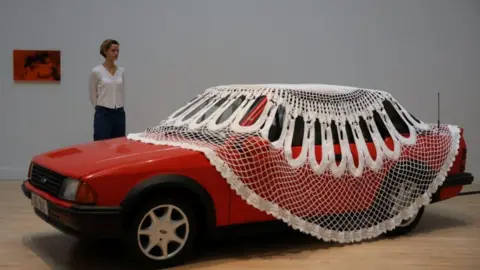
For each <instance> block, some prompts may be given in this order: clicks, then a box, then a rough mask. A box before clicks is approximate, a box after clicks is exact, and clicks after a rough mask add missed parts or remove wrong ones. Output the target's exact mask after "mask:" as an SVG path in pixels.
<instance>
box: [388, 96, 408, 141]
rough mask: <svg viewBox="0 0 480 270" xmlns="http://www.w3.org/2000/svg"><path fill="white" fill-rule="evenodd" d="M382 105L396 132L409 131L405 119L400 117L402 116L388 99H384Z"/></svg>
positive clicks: (404, 132) (403, 132)
mask: <svg viewBox="0 0 480 270" xmlns="http://www.w3.org/2000/svg"><path fill="white" fill-rule="evenodd" d="M383 107H384V108H385V111H386V113H387V115H388V117H389V118H390V120H391V121H392V123H393V125H394V126H395V129H396V130H397V131H398V133H400V134H406V133H409V130H408V125H407V123H405V121H404V120H403V119H402V117H401V116H400V114H399V113H398V112H397V110H395V107H393V104H392V103H391V102H390V101H388V100H385V101H384V102H383Z"/></svg>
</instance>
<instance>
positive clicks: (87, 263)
mask: <svg viewBox="0 0 480 270" xmlns="http://www.w3.org/2000/svg"><path fill="white" fill-rule="evenodd" d="M466 224H467V222H465V221H463V220H460V219H454V218H452V217H447V216H442V215H439V214H437V213H433V212H429V211H426V212H425V215H424V219H423V221H422V222H420V224H419V225H418V227H417V230H416V231H415V232H414V233H412V235H411V236H412V237H413V236H414V235H420V234H423V233H429V232H432V231H437V230H443V229H448V228H454V227H460V226H464V225H466ZM372 241H373V242H374V241H379V239H377V240H372ZM23 243H24V245H25V246H26V247H27V248H29V249H30V250H32V251H33V252H34V253H36V254H37V256H39V257H40V258H41V259H42V260H43V261H44V262H45V263H46V264H47V265H49V266H50V267H51V268H52V269H79V270H82V269H89V270H90V269H91V270H94V269H125V270H126V269H137V267H135V265H132V264H131V263H129V262H128V261H127V259H126V257H127V256H126V255H127V254H126V252H128V251H125V250H123V249H121V248H120V245H119V242H117V241H102V242H96V243H88V242H79V241H77V240H76V239H74V238H72V237H70V236H67V235H65V234H62V233H49V234H35V235H30V236H24V238H23ZM340 246H341V245H340V244H332V243H325V242H322V241H319V240H317V239H315V238H313V237H310V236H307V235H304V234H302V233H300V232H297V231H294V230H291V229H289V228H288V227H285V226H280V227H279V226H276V227H275V228H274V229H273V230H272V229H269V228H260V229H257V228H255V231H252V230H251V229H249V228H248V227H241V228H237V229H230V230H227V231H225V232H224V233H222V234H221V235H220V237H217V238H216V239H214V240H212V241H211V243H210V244H208V245H207V247H206V248H205V249H203V250H202V253H201V254H199V255H198V256H196V258H194V259H193V261H191V262H190V263H189V264H188V265H186V266H184V267H188V268H190V267H193V268H195V266H198V267H200V266H202V267H208V266H210V265H214V264H218V263H221V262H222V261H224V260H232V259H234V260H248V259H250V258H252V257H256V258H264V259H268V258H271V257H273V256H284V255H292V254H296V256H298V255H300V254H301V253H305V256H309V254H308V253H309V251H316V250H320V249H327V248H335V247H340ZM300 256H301V255H300Z"/></svg>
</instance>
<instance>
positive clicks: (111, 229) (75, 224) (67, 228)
mask: <svg viewBox="0 0 480 270" xmlns="http://www.w3.org/2000/svg"><path fill="white" fill-rule="evenodd" d="M22 191H23V194H24V195H25V196H26V197H27V198H29V199H31V198H32V193H34V194H35V195H37V196H39V197H43V198H44V199H46V198H45V197H44V196H42V195H43V194H42V192H41V191H38V190H36V189H35V188H34V187H33V186H31V185H29V184H28V180H27V181H24V182H23V183H22ZM46 202H47V205H48V214H45V213H44V212H42V211H40V210H39V209H37V208H34V211H35V214H36V215H37V216H39V217H40V218H41V219H42V220H44V221H45V222H47V223H48V224H50V225H51V226H53V227H54V228H56V229H58V230H60V231H62V232H64V233H67V234H70V235H74V236H77V237H93V238H117V237H119V236H121V235H122V231H123V230H122V227H123V226H122V212H121V208H120V207H98V206H83V205H76V204H72V205H70V206H69V207H65V206H62V205H58V204H56V203H54V202H52V201H50V200H48V199H46Z"/></svg>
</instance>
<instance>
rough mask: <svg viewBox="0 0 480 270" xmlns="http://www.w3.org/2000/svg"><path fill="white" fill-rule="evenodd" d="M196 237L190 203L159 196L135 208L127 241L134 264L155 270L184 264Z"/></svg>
mask: <svg viewBox="0 0 480 270" xmlns="http://www.w3.org/2000/svg"><path fill="white" fill-rule="evenodd" d="M159 196H161V195H159ZM196 234H197V220H196V217H195V214H194V211H193V208H192V207H191V204H190V203H189V202H188V201H187V200H185V199H182V198H180V197H173V196H172V197H167V198H165V197H163V198H162V197H160V198H158V199H157V198H153V199H152V200H150V201H149V202H147V203H146V204H144V205H143V206H142V207H141V208H139V209H138V214H137V215H136V216H135V218H134V219H133V223H132V226H130V230H129V231H128V235H127V236H126V237H127V239H126V240H127V241H126V242H127V248H128V250H129V252H130V253H131V254H132V255H133V257H134V260H135V261H136V262H139V263H141V264H143V265H145V266H148V267H154V268H157V269H158V268H164V267H172V266H176V265H179V264H182V263H183V262H185V260H187V258H188V257H189V256H190V253H191V250H192V247H193V243H194V240H195V238H196Z"/></svg>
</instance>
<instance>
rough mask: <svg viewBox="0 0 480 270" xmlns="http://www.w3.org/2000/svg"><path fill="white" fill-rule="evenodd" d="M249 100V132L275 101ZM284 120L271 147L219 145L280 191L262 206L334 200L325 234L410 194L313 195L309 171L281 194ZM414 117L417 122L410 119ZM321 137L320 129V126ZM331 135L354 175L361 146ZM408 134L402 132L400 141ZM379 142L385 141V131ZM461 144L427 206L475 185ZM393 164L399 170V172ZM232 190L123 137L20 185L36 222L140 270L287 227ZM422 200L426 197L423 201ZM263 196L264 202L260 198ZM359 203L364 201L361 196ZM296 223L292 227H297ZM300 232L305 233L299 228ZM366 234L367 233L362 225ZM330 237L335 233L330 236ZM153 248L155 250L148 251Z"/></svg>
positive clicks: (73, 149)
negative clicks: (198, 248) (225, 233)
mask: <svg viewBox="0 0 480 270" xmlns="http://www.w3.org/2000/svg"><path fill="white" fill-rule="evenodd" d="M250 99H252V102H250V103H248V104H249V105H250V106H249V107H248V109H246V110H245V111H244V112H245V113H244V114H243V117H242V119H241V121H240V122H239V123H240V126H249V125H252V124H253V123H255V122H256V121H257V120H258V119H259V118H261V117H262V112H264V111H265V110H266V108H267V104H269V102H270V101H272V100H271V99H273V98H271V96H269V95H263V94H262V95H257V96H254V97H253V98H252V97H250ZM244 100H245V96H243V99H240V101H239V102H237V103H232V104H233V105H234V109H236V108H238V107H239V106H240V104H241V103H242V102H243V101H244ZM253 100H254V102H253ZM195 102H196V101H195ZM200 103H201V102H197V103H195V104H196V105H197V106H198V108H199V109H201V108H202V107H205V105H202V104H200ZM193 104H194V102H192V103H189V106H190V107H191V106H192V105H193ZM199 104H200V105H199ZM235 104H236V105H235ZM242 104H243V103H242ZM244 104H247V103H244ZM382 104H383V106H384V108H385V110H386V111H387V112H388V111H391V109H392V106H393V105H392V104H390V103H388V102H386V101H385V100H384V101H383V103H382ZM233 105H232V106H233ZM235 106H236V107H235ZM185 108H186V107H185ZM212 108H214V107H212ZM217 108H218V107H217ZM242 108H247V107H245V106H244V107H242ZM232 111H235V110H232ZM231 113H233V112H231ZM282 113H283V114H282ZM284 113H285V110H284V111H282V110H281V108H280V109H279V110H277V112H276V113H275V117H274V118H272V119H273V122H272V123H271V126H270V129H269V132H268V138H263V137H261V136H250V137H244V139H243V141H241V142H242V143H243V144H239V143H238V141H235V139H232V138H235V134H234V133H228V134H229V135H226V136H224V137H222V140H221V141H222V142H223V144H221V143H220V144H219V145H220V146H218V147H219V148H218V149H221V150H222V151H218V152H219V156H220V157H221V158H222V155H223V158H224V159H227V158H230V160H231V162H230V163H229V166H231V167H233V166H236V165H238V166H239V167H240V166H241V165H242V164H235V163H236V162H237V161H236V160H237V159H236V157H238V160H239V161H238V162H240V160H242V158H243V159H248V160H249V162H253V163H255V164H260V165H258V166H259V167H258V168H260V169H259V170H258V172H257V174H258V175H262V177H263V178H262V179H263V180H262V181H265V182H268V183H267V184H266V185H264V187H267V186H269V187H272V188H273V189H274V191H271V192H264V193H262V194H263V195H262V196H263V197H262V199H264V200H266V201H273V200H275V199H276V198H280V197H281V196H290V195H288V194H289V193H291V194H294V193H297V194H304V195H302V196H303V197H315V196H317V195H318V196H319V197H321V196H323V195H325V196H331V198H330V199H328V200H327V199H326V200H324V203H322V204H319V205H318V206H316V207H315V208H314V211H315V213H314V216H316V217H320V219H321V218H323V219H321V220H323V221H322V222H324V223H322V224H327V223H326V221H328V220H334V219H335V220H339V219H342V218H346V217H347V216H349V217H350V218H352V219H354V218H355V213H365V212H368V211H369V209H373V207H374V206H375V205H377V206H378V205H379V204H382V205H385V207H386V206H387V205H389V204H388V203H387V200H386V199H384V198H381V196H389V195H392V194H393V195H395V194H397V195H398V194H400V191H402V192H404V191H405V190H406V189H404V190H401V188H397V189H395V190H396V191H395V192H391V194H387V193H388V192H390V190H394V189H393V188H390V187H389V188H386V186H385V183H386V181H376V180H372V179H373V178H372V179H370V178H368V177H364V178H363V179H364V181H363V182H361V181H356V182H355V181H343V182H342V181H337V180H335V178H334V177H333V176H332V177H331V178H329V180H328V181H327V182H328V184H325V185H321V186H320V185H319V186H316V187H315V186H312V187H311V188H309V189H308V190H307V189H305V188H304V187H305V186H306V185H307V184H308V183H307V182H306V181H307V179H311V178H309V177H311V175H313V174H314V172H313V171H305V174H304V175H303V176H302V177H301V179H300V178H299V179H298V181H299V182H302V181H303V182H304V183H302V184H296V185H293V184H292V185H290V187H289V188H288V189H286V188H284V187H283V186H281V185H279V183H280V182H279V181H280V180H278V181H277V179H281V177H282V175H281V174H280V170H275V169H274V168H273V167H274V166H272V168H273V169H271V170H269V169H268V166H267V165H265V164H267V162H269V160H270V159H272V157H273V158H274V156H275V155H277V154H278V153H276V152H275V151H277V150H278V148H276V149H277V150H275V149H271V150H268V151H267V150H265V149H267V148H268V147H270V144H271V142H273V141H275V138H279V137H280V136H281V131H282V124H283V123H287V121H285V122H284V120H285V117H286V116H285V114H284ZM411 117H412V118H413V116H411ZM403 119H406V118H403ZM299 120H300V121H299ZM361 120H362V119H361ZM391 120H392V122H393V125H394V126H395V127H396V128H397V129H398V130H399V133H401V134H404V133H408V127H406V126H405V123H404V121H401V120H402V118H400V117H398V116H397V118H395V116H391ZM294 121H295V123H296V124H295V129H294V131H293V135H292V136H293V139H292V141H291V142H292V148H291V152H290V153H289V154H290V155H291V156H292V157H293V158H295V157H300V156H301V153H302V142H301V141H302V136H303V134H304V130H303V129H304V128H306V127H307V126H306V125H303V124H298V123H307V122H303V119H301V116H298V117H297V118H296V119H294ZM375 121H377V118H376V119H375ZM307 124H308V123H307ZM317 124H318V123H314V124H313V125H314V126H315V125H317ZM315 127H319V124H318V125H317V126H315ZM359 127H360V128H361V131H362V133H363V138H364V140H365V145H366V146H367V148H368V151H369V152H370V153H371V154H372V157H373V158H375V155H376V151H377V153H378V149H379V148H375V138H373V134H374V133H373V132H371V129H369V127H368V125H367V124H366V122H363V123H362V121H360V123H359ZM377 127H378V128H379V130H380V128H381V125H380V124H378V123H377ZM329 128H331V130H332V134H333V137H332V138H333V141H334V144H333V147H334V149H335V158H336V163H335V164H336V165H337V166H340V164H341V160H342V149H343V151H345V150H344V148H342V146H341V141H342V140H348V142H349V145H350V147H351V149H350V150H351V154H352V158H353V163H354V164H355V166H358V163H359V161H360V158H359V151H358V149H357V148H355V142H356V139H358V137H355V136H353V135H352V134H353V133H352V131H351V130H352V129H351V128H350V129H349V128H348V127H347V129H346V130H347V132H346V136H345V137H344V136H343V133H342V132H341V131H339V130H340V128H339V127H336V126H335V123H334V122H332V126H329ZM402 128H403V130H404V132H401V130H402ZM165 130H167V129H165ZM170 130H175V129H174V128H173V129H170ZM318 130H320V128H318ZM349 130H350V132H349ZM380 133H382V132H381V130H380ZM312 134H313V133H312ZM382 134H383V133H382ZM419 134H420V133H419ZM429 134H430V135H421V134H420V135H418V138H417V140H423V139H424V141H423V142H424V143H425V145H424V147H426V148H425V149H428V148H429V147H430V148H431V147H434V146H435V142H436V141H438V140H442V138H440V137H441V136H443V135H441V134H438V135H435V133H429ZM224 135H225V134H224ZM218 136H220V135H218ZM222 136H223V135H222ZM315 136H316V135H315ZM422 136H423V137H422ZM460 136H461V137H460V140H459V146H458V151H457V153H456V155H455V156H454V160H452V166H450V167H449V171H448V174H447V176H446V178H445V179H444V182H443V183H442V185H441V186H440V187H439V188H438V189H433V191H434V193H433V194H431V195H432V196H431V201H430V203H434V202H438V201H444V200H446V199H449V198H452V197H454V196H456V195H458V194H459V192H460V191H461V190H462V187H463V186H464V185H468V184H470V183H471V182H472V181H473V176H472V175H471V174H470V173H468V172H466V171H465V166H466V158H467V147H466V143H465V140H464V137H463V129H462V130H461V132H460ZM298 137H299V138H298ZM382 137H383V138H382V139H383V142H384V143H385V145H386V146H388V147H392V149H393V139H392V138H393V136H389V135H388V134H387V135H382ZM192 138H193V137H192ZM303 138H306V137H303ZM425 138H426V139H425ZM317 139H318V141H321V140H322V139H325V138H322V134H319V136H318V137H315V140H314V141H315V148H314V149H315V154H316V155H317V160H320V159H321V156H322V146H321V142H320V143H318V144H317V142H318V141H317ZM298 141H299V142H298ZM297 142H298V143H297ZM357 142H358V141H357ZM247 143H248V144H250V145H255V147H253V148H251V149H257V150H258V151H257V152H255V151H249V152H247V153H246V152H244V151H243V150H242V149H243V148H242V147H244V146H245V145H246V144H247ZM377 143H378V142H377ZM245 147H246V146H245ZM312 149H313V148H312ZM323 149H324V148H323ZM278 151H279V150H278ZM417 154H418V153H417ZM417 154H416V153H415V152H414V151H406V152H405V153H404V154H403V155H404V156H403V158H404V160H403V161H402V162H404V163H409V162H415V159H416V155H417ZM226 155H228V157H227V156H226ZM238 162H237V163H238ZM253 163H252V164H253ZM285 164H286V163H285ZM393 164H396V166H397V167H395V166H393ZM263 165H265V166H263ZM292 166H293V165H292ZM305 166H307V165H305ZM384 166H385V167H384V168H385V169H384V170H383V171H380V172H379V174H380V175H382V177H383V178H378V179H387V178H388V177H390V178H391V177H392V176H391V175H392V174H395V173H398V172H399V170H398V168H400V167H401V166H402V163H401V162H400V163H391V164H390V165H384ZM258 168H257V169H258ZM410 168H413V169H412V170H411V171H412V173H415V170H419V171H421V170H424V169H425V168H424V167H410ZM245 171H246V170H245ZM267 174H268V175H267ZM349 177H353V176H349ZM408 177H410V178H411V179H414V178H415V176H407V175H406V174H405V175H404V176H402V177H400V178H398V177H397V178H398V179H404V178H405V179H406V178H408ZM397 178H396V179H397ZM352 179H353V178H352ZM369 179H370V180H369ZM247 180H248V181H250V183H252V188H253V183H254V182H255V181H258V179H246V178H245V180H244V182H247ZM335 181H336V182H335ZM432 181H433V180H432ZM232 185H234V182H231V181H230V182H229V181H226V179H225V177H224V176H223V175H222V173H221V172H220V171H219V169H218V167H216V166H214V165H212V162H211V160H210V159H209V158H208V157H207V155H205V154H204V153H203V152H202V151H199V150H198V151H197V150H192V149H186V148H184V147H179V146H172V145H166V144H163V145H162V144H154V143H145V142H142V141H139V140H132V139H129V138H125V137H122V138H116V139H110V140H105V141H98V142H89V143H84V144H79V145H74V146H70V147H65V148H61V149H56V150H53V151H49V152H46V153H42V154H40V155H37V156H35V157H34V158H33V159H32V162H31V165H30V169H29V172H28V179H27V180H26V181H24V183H23V184H22V190H23V192H24V194H25V195H26V196H27V197H28V198H29V199H31V202H32V204H33V207H34V210H35V213H36V214H37V215H38V216H39V217H40V218H42V219H43V220H44V221H46V222H48V223H49V224H51V225H52V226H54V227H55V228H57V229H59V230H61V231H63V232H65V233H68V234H71V235H75V236H78V237H99V238H107V237H113V238H122V239H123V240H125V243H126V244H127V245H128V247H129V248H131V250H132V252H131V253H132V254H133V255H134V257H135V258H136V259H137V260H138V261H139V262H145V263H147V264H153V265H154V266H155V267H163V266H171V265H176V264H180V263H182V262H183V261H184V260H185V259H186V258H187V256H188V255H189V254H190V253H192V252H191V251H192V247H193V244H194V242H195V241H196V240H198V239H199V238H204V237H205V236H209V235H211V234H212V233H214V232H215V230H216V229H217V228H219V227H224V226H229V225H236V224H246V223H257V222H265V221H273V220H276V219H282V216H281V215H280V214H278V213H279V212H277V213H276V214H274V211H273V210H272V211H265V209H266V208H265V209H263V210H261V207H254V206H253V205H255V203H254V202H253V203H252V202H247V200H246V198H243V197H242V196H241V195H239V194H242V193H241V192H240V190H241V188H239V187H236V188H232ZM360 187H362V189H360ZM338 190H342V192H338ZM361 190H364V191H366V190H368V191H371V192H370V193H368V194H367V192H363V193H362V191H361ZM419 190H420V189H419ZM425 190H426V189H422V192H425ZM397 191H398V192H397ZM282 192H283V193H282ZM257 193H258V194H260V191H257ZM360 193H362V194H361V195H359V194H360ZM244 194H245V193H244ZM322 194H323V195H322ZM332 194H336V195H332ZM292 196H293V195H292ZM419 196H420V195H419ZM334 197H335V198H334ZM298 198H300V197H298ZM295 203H297V206H299V205H300V204H302V203H306V201H305V202H290V203H288V202H287V200H285V204H284V205H287V204H288V205H295ZM258 205H259V204H258ZM394 206H395V205H394V203H392V204H390V207H394ZM285 207H286V206H285ZM382 207H383V206H382ZM289 209H291V210H290V211H291V212H294V214H295V215H296V216H297V217H306V216H312V214H311V213H310V212H311V211H313V210H312V209H311V208H308V207H303V206H302V207H296V208H295V207H293V206H291V207H290V208H289ZM295 209H296V210H295ZM162 211H163V212H165V213H167V214H168V215H166V216H165V218H161V217H163V215H162V214H161V212H162ZM295 211H296V212H295ZM309 211H310V212H309ZM423 211H424V206H422V207H421V208H420V209H419V210H418V211H416V212H415V213H414V214H413V216H410V217H408V218H406V219H405V220H403V221H402V223H400V224H397V226H395V228H394V229H393V230H388V229H384V231H385V232H386V233H387V234H397V235H398V234H404V233H407V232H409V231H411V230H413V229H414V228H415V226H416V225H417V224H418V222H419V220H420V218H421V217H422V214H423ZM372 213H373V212H372ZM372 213H370V214H372ZM364 217H366V215H365V216H362V218H364ZM385 219H386V218H385ZM284 221H285V222H287V221H286V220H284ZM307 221H308V220H307ZM290 222H291V223H290V224H293V223H294V222H293V221H290ZM365 222H366V221H365ZM399 222H400V221H399ZM287 223H288V222H287ZM332 224H333V223H332ZM358 224H360V223H358ZM298 226H299V227H300V225H298ZM359 226H360V225H359ZM362 226H364V227H367V226H366V225H362ZM372 226H373V225H372ZM299 227H297V228H299ZM327 227H328V226H327V225H325V226H324V229H326V230H328V229H329V228H327ZM347 227H348V226H347ZM347 227H344V228H343V229H344V230H346V231H349V230H351V231H355V230H357V229H359V228H364V227H358V228H357V227H355V226H353V225H352V227H351V228H347ZM354 227H355V228H354ZM330 229H331V230H335V228H333V227H332V228H330ZM152 239H154V240H153V241H152Z"/></svg>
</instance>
